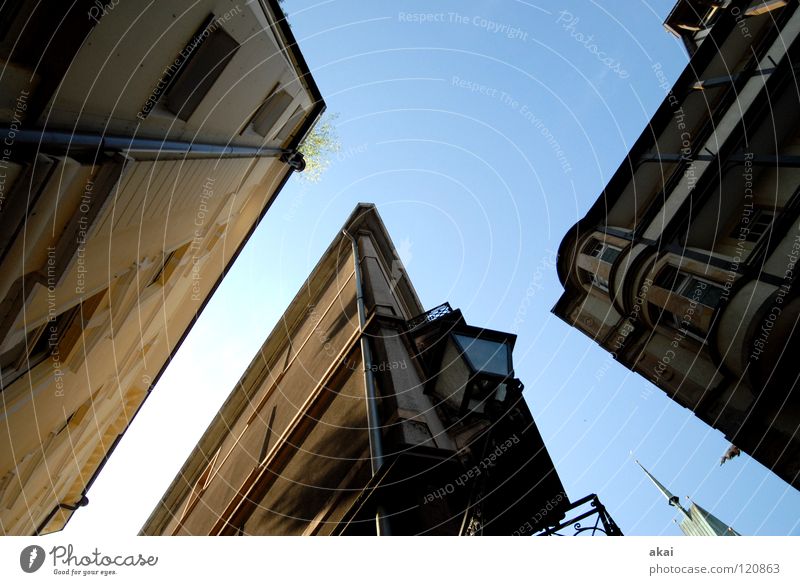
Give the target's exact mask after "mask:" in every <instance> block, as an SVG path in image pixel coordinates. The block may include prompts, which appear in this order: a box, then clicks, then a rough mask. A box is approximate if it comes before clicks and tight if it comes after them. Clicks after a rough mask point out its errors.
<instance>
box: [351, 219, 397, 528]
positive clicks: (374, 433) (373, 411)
mask: <svg viewBox="0 0 800 585" xmlns="http://www.w3.org/2000/svg"><path fill="white" fill-rule="evenodd" d="M342 233H343V234H344V235H345V237H346V238H347V239H348V240H350V244H351V245H352V247H353V262H354V264H355V281H356V305H357V306H358V327H359V330H360V339H361V356H362V362H363V367H364V388H365V391H366V396H367V427H368V430H369V455H370V466H371V469H372V476H373V477H374V476H375V474H376V473H377V472H378V470H379V469H380V468H381V466H382V465H383V437H382V436H381V427H380V420H381V419H380V413H379V412H378V402H377V392H376V391H375V373H374V372H373V371H372V352H371V351H370V348H369V339H367V335H366V331H364V327H365V326H366V323H367V312H366V308H365V307H364V287H363V284H362V281H361V259H360V258H359V255H358V242H356V239H355V238H354V237H353V236H352V235H351V234H350V232H348V231H347V230H346V229H345V230H342ZM375 523H376V528H377V531H378V536H389V535H390V534H391V532H390V530H389V519H388V518H387V516H386V513H385V512H384V510H383V506H381V505H380V504H378V506H377V511H376V512H375Z"/></svg>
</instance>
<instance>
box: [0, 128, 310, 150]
mask: <svg viewBox="0 0 800 585" xmlns="http://www.w3.org/2000/svg"><path fill="white" fill-rule="evenodd" d="M0 132H1V133H2V135H4V136H13V140H14V141H15V142H19V143H25V144H36V145H39V146H40V147H44V148H64V149H67V150H69V149H73V148H74V149H76V150H77V149H82V148H92V149H96V150H103V149H106V150H119V151H125V152H153V153H164V154H175V153H180V154H211V155H215V156H225V157H237V156H238V157H265V156H291V155H293V154H294V152H295V151H293V150H288V149H284V148H273V147H267V146H236V145H230V144H208V143H202V142H186V141H182V140H162V139H159V138H137V137H136V136H105V135H100V134H81V133H73V132H62V131H58V130H44V131H41V130H16V131H14V130H13V129H11V128H4V129H3V130H2V131H0Z"/></svg>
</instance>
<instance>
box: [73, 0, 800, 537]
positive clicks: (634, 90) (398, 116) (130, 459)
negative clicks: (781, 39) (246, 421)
mask: <svg viewBox="0 0 800 585" xmlns="http://www.w3.org/2000/svg"><path fill="white" fill-rule="evenodd" d="M672 5H673V0H657V1H644V0H625V1H624V2H603V3H597V2H590V1H587V0H583V1H581V2H577V1H576V2H546V1H545V0H538V1H537V2H528V1H522V0H516V1H514V0H483V1H467V2H464V1H460V2H457V1H439V2H424V1H414V0H410V1H405V2H402V3H397V2H388V1H376V2H364V1H363V0H361V1H356V0H328V1H321V2H306V1H302V0H296V1H291V0H289V1H287V2H285V4H284V7H285V9H286V10H287V12H288V13H289V20H290V22H291V23H292V28H293V31H294V33H295V35H296V36H297V38H298V42H299V44H300V48H301V50H302V52H303V54H304V55H305V58H306V60H307V61H308V64H309V66H310V67H311V70H312V72H313V75H314V77H315V79H316V80H317V83H318V84H319V86H320V89H321V91H322V94H323V96H324V97H325V100H326V102H327V103H328V109H329V111H331V112H336V113H338V114H339V117H338V119H337V120H336V126H337V131H338V134H339V137H340V141H341V147H342V149H341V151H340V152H339V153H338V154H335V155H333V157H332V164H331V167H330V168H329V169H328V171H327V172H326V173H325V174H324V175H323V177H322V180H321V181H320V182H318V183H309V182H307V181H306V182H304V181H303V180H301V179H299V178H297V177H294V178H293V179H292V180H291V181H290V182H289V184H288V185H287V187H286V188H285V190H284V191H283V192H282V193H281V194H280V196H279V197H278V199H277V201H276V203H275V204H274V205H273V208H272V210H271V211H270V212H269V213H268V214H267V216H266V218H265V220H264V221H263V222H262V224H261V225H260V226H259V228H258V230H257V232H256V233H255V235H254V237H253V238H252V239H251V241H250V242H249V243H248V245H247V246H246V248H245V250H244V252H243V253H242V255H241V256H240V258H239V260H238V261H237V262H236V264H235V266H234V267H233V269H232V270H231V272H230V274H229V275H228V277H227V278H226V280H225V281H224V283H223V284H222V285H221V286H220V288H219V290H218V292H217V294H216V295H215V296H214V298H213V299H212V300H211V302H210V303H209V305H208V307H207V308H206V310H205V312H204V314H203V315H202V317H201V318H200V320H199V321H198V323H197V325H196V326H195V328H194V329H193V330H192V332H191V333H190V335H189V336H188V338H187V340H186V342H185V343H184V345H183V347H182V348H181V350H180V351H179V352H178V354H177V356H176V358H175V359H174V360H173V362H172V364H171V365H170V366H169V368H168V369H167V371H166V373H165V374H164V376H163V377H162V379H161V380H160V382H159V383H158V385H157V386H156V388H155V389H154V391H153V393H152V395H151V397H150V398H149V399H148V401H147V402H146V403H145V405H144V407H143V408H142V410H141V412H140V413H139V415H138V416H137V417H136V419H135V420H134V422H133V423H132V425H131V426H130V428H129V430H128V431H127V434H126V435H125V437H124V438H123V440H122V441H121V443H120V444H119V446H118V448H117V449H116V451H115V453H114V455H113V456H112V457H111V459H110V461H109V462H108V464H107V465H106V467H105V469H104V470H103V472H102V473H101V475H100V476H99V478H98V479H97V481H96V482H95V485H94V486H93V487H92V489H91V490H90V491H89V494H88V496H89V500H90V504H89V506H88V507H87V508H83V509H81V510H79V511H78V512H77V513H76V514H75V516H74V517H73V519H72V520H71V521H70V523H69V524H68V526H67V528H66V530H65V532H64V536H81V535H87V536H88V535H96V534H120V535H125V534H135V533H136V532H138V530H139V528H140V527H141V525H142V524H143V523H144V521H145V520H146V519H147V516H148V515H149V513H150V512H151V510H152V509H153V508H154V507H155V506H156V504H157V502H158V500H159V498H160V497H161V495H162V494H163V493H164V491H165V489H166V488H167V486H168V485H169V483H170V482H171V481H172V479H173V477H174V475H175V474H176V473H177V471H178V470H179V468H180V466H181V465H182V464H183V462H184V460H185V459H186V457H187V456H188V454H189V452H190V450H191V449H192V448H193V447H194V445H195V444H196V442H197V440H198V439H199V438H200V436H201V435H202V433H203V431H204V430H205V428H206V426H207V425H208V423H209V422H210V421H211V418H212V417H213V415H214V414H215V413H216V411H217V409H218V408H219V406H220V405H221V404H222V402H223V401H224V399H225V398H226V397H227V395H228V394H229V392H230V391H231V389H232V388H233V386H234V384H235V383H236V381H237V380H238V378H239V376H240V374H241V373H242V371H243V370H244V368H245V367H246V366H247V364H248V363H249V362H250V360H251V358H252V356H253V355H254V354H255V352H256V351H257V350H258V348H259V347H260V345H261V344H262V343H263V341H264V339H265V338H266V336H267V334H268V333H269V331H270V330H271V329H272V327H273V325H274V324H275V322H276V321H277V320H278V318H279V317H280V316H281V314H282V313H283V311H284V310H285V308H286V306H287V305H288V303H289V302H290V301H291V299H292V297H293V296H294V294H295V292H296V291H297V290H298V288H299V287H300V286H301V284H302V282H303V280H304V279H305V277H306V276H307V275H308V273H309V271H310V270H311V269H312V268H313V266H314V265H315V263H316V261H317V260H318V258H319V256H320V255H321V254H322V252H323V251H324V250H325V248H326V247H327V245H328V244H329V243H330V241H331V240H332V239H333V238H334V237H335V235H336V233H337V230H338V228H339V227H340V226H341V225H342V223H343V222H344V221H345V219H346V218H347V216H348V215H349V213H350V212H351V211H352V209H353V207H354V206H355V205H356V203H357V202H359V201H370V202H374V203H376V204H377V205H378V209H379V211H380V213H381V215H382V217H383V219H384V221H385V223H386V225H387V227H388V229H389V232H390V234H391V236H392V238H393V240H394V242H395V245H396V246H397V247H398V249H399V250H400V251H401V255H402V256H403V260H404V261H405V264H406V268H407V270H408V272H409V274H410V277H411V280H412V281H413V282H414V284H415V286H416V288H417V292H418V293H419V295H420V298H421V299H422V302H423V304H424V305H426V306H427V307H433V306H435V305H438V304H439V303H442V302H444V301H449V302H450V303H451V305H453V306H454V307H458V308H460V309H462V311H463V312H464V315H465V317H466V319H467V321H468V322H469V323H470V324H472V325H479V326H485V327H490V328H493V329H500V330H506V331H512V332H514V333H516V334H517V335H518V340H517V347H516V350H515V353H514V363H515V368H516V372H517V375H518V377H520V378H521V379H522V380H523V382H524V383H525V387H526V389H525V396H526V399H527V401H528V404H529V405H530V407H531V410H532V411H533V414H534V417H535V419H536V421H537V423H538V425H539V428H540V430H541V432H542V435H543V436H544V439H545V442H546V444H547V445H548V448H549V451H550V454H551V455H552V457H553V459H554V461H555V464H556V468H557V470H558V472H559V474H560V476H561V478H562V480H563V482H564V485H565V487H566V489H567V492H568V494H569V496H570V497H571V498H572V499H578V498H580V497H582V496H584V495H586V494H588V493H597V494H598V495H599V496H600V498H601V500H602V501H603V503H604V504H605V505H606V507H607V508H608V510H609V512H610V513H611V514H612V516H613V517H614V518H615V520H616V521H617V523H618V524H619V525H620V527H621V528H622V530H623V532H625V533H626V534H639V535H661V534H664V535H673V534H680V531H679V530H678V528H677V526H676V525H675V524H674V523H673V521H672V519H673V518H674V517H675V515H674V514H673V512H672V510H671V509H670V508H668V507H667V505H666V503H665V502H664V501H663V499H661V498H660V496H659V495H658V493H657V492H656V490H655V488H654V487H653V486H652V484H650V483H649V481H648V480H647V479H646V478H645V476H644V475H643V474H642V472H641V470H639V468H638V467H637V466H636V465H635V464H634V463H633V461H632V459H631V457H630V452H631V451H633V452H635V454H636V456H637V457H638V458H639V459H640V460H641V461H642V463H643V464H644V465H645V466H647V467H648V468H649V469H650V471H651V472H652V473H653V474H654V475H655V476H656V477H658V478H659V479H660V480H661V481H662V483H665V484H666V485H667V486H668V487H670V489H671V490H672V491H673V492H674V493H675V494H676V495H679V496H681V497H682V498H683V497H685V496H691V497H692V498H693V499H694V501H696V502H697V503H699V504H700V505H702V506H703V507H704V508H706V509H708V510H710V511H712V512H713V513H714V514H716V515H717V516H718V517H719V518H721V519H722V520H723V521H725V522H728V523H730V524H731V525H733V526H734V527H735V528H736V529H737V530H738V531H739V532H740V533H742V534H746V535H748V534H778V535H783V534H800V493H798V492H797V491H795V490H794V489H792V488H790V487H789V486H788V485H787V484H786V483H785V482H783V481H782V480H780V479H778V478H777V477H776V476H774V475H772V474H771V473H770V472H769V471H768V470H767V469H765V468H764V467H763V466H761V465H760V464H759V463H756V462H755V461H753V460H752V459H750V458H749V457H748V456H746V455H742V456H741V457H739V458H738V459H734V460H733V461H731V462H729V463H726V464H725V465H724V466H722V467H720V466H719V458H720V456H721V455H722V454H723V452H724V451H725V450H726V449H727V447H728V442H727V441H725V439H724V437H723V436H722V434H721V433H719V432H717V431H715V430H713V429H711V428H710V427H707V426H706V425H705V424H703V423H702V422H700V421H699V420H698V419H696V418H694V416H693V415H692V413H691V412H690V411H688V410H685V409H683V408H681V407H679V406H677V405H676V404H675V403H673V402H672V401H671V400H669V399H668V398H667V397H666V395H665V394H664V393H663V392H661V391H660V390H659V389H658V388H656V387H654V386H652V385H651V384H650V383H649V382H648V381H646V380H645V379H643V378H641V377H639V376H638V375H637V374H633V373H631V372H629V371H628V370H627V369H625V368H623V367H622V366H621V365H619V364H617V363H615V362H613V361H612V360H611V359H610V357H609V355H608V354H607V353H606V352H605V351H603V350H601V349H600V348H599V347H598V346H596V345H595V344H594V343H593V342H592V341H591V340H590V339H589V338H587V337H585V336H584V335H583V334H581V333H579V332H578V331H577V330H574V329H572V328H570V327H568V326H566V325H565V324H563V323H562V322H561V321H559V320H558V319H557V318H555V317H554V316H553V315H551V314H550V309H551V307H552V306H553V304H554V303H555V301H556V299H557V298H558V296H559V295H560V293H561V287H560V284H559V282H558V278H557V276H556V273H555V268H554V259H555V251H556V250H557V248H558V244H559V242H560V240H561V238H562V236H563V235H564V233H565V232H566V230H567V229H568V228H569V227H571V226H572V225H573V224H574V222H575V221H576V220H577V219H579V217H581V216H582V215H583V214H584V213H585V212H586V210H587V209H588V208H589V206H590V205H591V204H592V203H593V202H594V200H595V199H596V198H597V197H598V195H599V193H600V192H601V191H602V189H603V187H604V186H605V184H606V183H607V181H608V179H609V177H610V176H611V175H612V174H613V172H614V171H615V170H616V169H617V167H618V166H619V164H620V162H621V161H622V159H623V158H624V156H625V154H626V153H627V152H628V150H629V149H630V146H631V144H632V142H633V141H634V140H635V139H636V138H637V137H638V136H639V134H640V133H641V131H642V129H643V128H644V127H645V125H646V124H647V122H648V121H649V119H650V117H651V115H652V113H653V112H654V111H655V109H656V107H657V105H658V104H659V103H660V101H661V100H662V99H663V98H664V95H665V92H664V90H663V88H660V87H659V81H658V78H657V77H656V75H655V73H654V66H656V64H660V65H661V67H662V68H663V71H664V73H665V74H666V76H667V78H668V79H669V80H670V82H671V81H674V79H675V78H676V77H677V75H678V74H679V73H680V71H681V70H682V69H683V67H684V66H685V65H686V62H687V57H686V54H685V52H684V50H683V47H682V45H681V43H680V42H679V41H678V39H676V38H674V37H672V36H671V35H670V34H669V33H667V32H666V31H665V30H664V29H663V27H662V22H663V20H664V18H665V16H666V15H667V13H668V12H669V10H670V8H671V7H672Z"/></svg>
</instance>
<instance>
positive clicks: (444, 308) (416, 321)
mask: <svg viewBox="0 0 800 585" xmlns="http://www.w3.org/2000/svg"><path fill="white" fill-rule="evenodd" d="M452 312H453V308H452V307H451V306H450V303H442V304H441V305H439V306H438V307H434V308H433V309H431V310H430V311H427V312H425V313H422V314H421V315H417V316H416V317H414V318H412V319H409V320H408V321H406V330H407V331H410V330H412V329H415V328H417V327H419V326H420V325H424V324H426V323H430V322H431V321H436V320H437V319H439V318H441V317H443V316H445V315H447V314H449V313H452Z"/></svg>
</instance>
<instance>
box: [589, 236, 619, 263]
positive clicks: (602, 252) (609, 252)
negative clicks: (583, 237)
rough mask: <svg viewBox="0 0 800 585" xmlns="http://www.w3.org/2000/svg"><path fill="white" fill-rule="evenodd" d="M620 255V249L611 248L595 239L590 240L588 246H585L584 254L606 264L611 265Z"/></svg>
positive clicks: (609, 245)
mask: <svg viewBox="0 0 800 585" xmlns="http://www.w3.org/2000/svg"><path fill="white" fill-rule="evenodd" d="M621 253H622V248H618V247H616V246H612V245H611V244H607V243H605V242H601V241H600V240H596V239H592V240H590V241H589V244H588V245H587V246H586V254H588V255H589V256H594V257H595V258H597V259H599V260H601V261H603V262H606V263H608V264H613V263H614V261H615V260H616V259H617V258H618V257H619V255H620V254H621Z"/></svg>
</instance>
